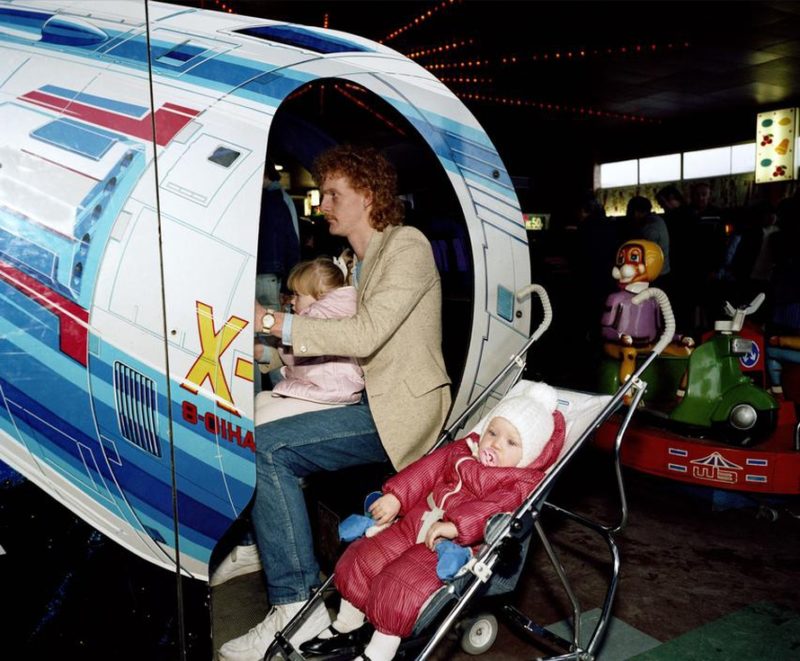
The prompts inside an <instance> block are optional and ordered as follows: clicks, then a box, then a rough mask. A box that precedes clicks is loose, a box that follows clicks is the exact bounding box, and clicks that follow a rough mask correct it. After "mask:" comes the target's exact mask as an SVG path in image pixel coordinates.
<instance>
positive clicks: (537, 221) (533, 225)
mask: <svg viewBox="0 0 800 661" xmlns="http://www.w3.org/2000/svg"><path fill="white" fill-rule="evenodd" d="M522 220H523V222H524V223H525V229H526V230H532V231H534V232H538V231H541V230H546V229H547V228H548V226H549V225H550V214H549V213H523V214H522Z"/></svg>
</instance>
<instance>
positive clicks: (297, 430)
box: [219, 145, 450, 661]
mask: <svg viewBox="0 0 800 661" xmlns="http://www.w3.org/2000/svg"><path fill="white" fill-rule="evenodd" d="M313 172H314V176H315V179H316V180H317V183H318V184H319V185H320V190H321V193H322V200H321V205H320V210H321V211H322V213H323V214H324V215H325V220H326V221H327V223H328V230H329V232H330V233H331V234H332V235H334V236H340V237H344V238H346V239H347V241H348V243H349V244H350V246H351V248H352V249H353V252H354V253H355V256H356V260H357V261H356V266H355V269H354V278H353V280H354V284H355V286H356V288H357V289H358V308H357V311H356V314H355V315H354V316H352V317H349V318H345V319H312V318H308V317H302V316H295V315H288V314H283V313H281V312H275V311H266V314H265V315H259V317H260V318H257V319H256V327H257V328H258V327H260V326H262V325H263V327H264V329H265V331H267V332H269V333H271V334H272V335H275V336H277V337H279V338H281V340H282V342H283V343H284V344H285V345H291V347H292V350H293V352H294V353H295V355H297V356H307V357H311V356H321V355H333V356H347V357H354V358H356V359H357V360H358V362H359V364H360V365H361V367H362V369H363V371H364V382H365V392H364V396H363V397H362V399H361V402H359V403H358V404H354V405H351V406H345V407H341V408H334V409H331V410H326V411H317V412H311V413H305V414H302V415H297V416H293V417H290V418H283V419H281V420H275V421H273V422H269V423H267V424H264V425H259V426H258V427H257V428H256V447H257V455H256V495H255V502H254V506H253V512H252V519H253V524H254V531H255V534H256V543H257V546H258V555H259V556H260V560H261V565H262V566H263V569H264V575H265V577H266V582H267V591H268V596H269V601H270V604H271V605H272V609H271V610H270V612H269V614H268V615H267V617H266V619H265V620H264V621H263V622H261V623H260V624H258V625H257V626H255V627H253V628H252V629H251V630H250V631H249V632H248V633H247V634H245V635H243V636H240V637H239V638H236V639H234V640H231V641H229V642H228V643H226V644H225V645H223V646H222V648H221V649H220V651H219V652H220V653H219V658H220V659H221V660H222V661H249V660H253V661H255V660H256V659H261V658H262V657H263V656H264V653H265V651H266V649H267V647H268V646H269V644H270V643H271V642H272V640H273V638H274V636H275V633H276V632H277V631H279V630H281V629H282V628H283V627H284V626H285V625H286V623H287V622H288V621H289V620H290V619H291V618H292V617H293V616H294V615H295V614H296V613H297V612H298V611H299V610H300V608H301V607H302V606H303V604H304V603H305V602H306V600H307V599H308V598H309V596H310V594H311V592H312V590H313V589H314V588H316V587H317V586H318V585H319V584H320V576H319V566H318V564H317V561H316V558H315V557H314V549H313V540H312V535H311V526H310V522H309V517H308V512H307V511H306V505H305V500H304V496H303V491H302V488H301V479H302V478H304V477H306V476H308V475H311V474H313V473H316V472H319V471H335V470H339V469H342V468H347V467H351V466H358V465H363V464H370V463H378V462H385V461H386V460H387V459H388V460H389V461H391V462H392V464H393V466H394V467H395V468H396V469H398V470H399V469H401V468H403V467H405V466H406V465H408V464H409V463H411V462H412V461H414V460H415V459H417V458H419V457H420V456H422V455H423V454H424V453H425V452H426V451H427V450H428V449H429V448H430V447H431V446H432V445H433V442H434V441H435V440H436V437H437V435H438V433H439V431H440V429H441V428H442V426H443V424H444V420H445V417H446V415H447V412H448V410H449V408H450V388H449V384H450V380H449V378H448V376H447V372H446V370H445V365H444V359H443V357H442V349H441V343H442V325H441V306H442V301H441V296H442V293H441V283H440V280H439V273H438V271H437V269H436V264H435V262H434V258H433V252H432V250H431V246H430V244H429V242H428V240H427V239H426V238H425V236H424V235H423V234H422V233H421V232H420V231H419V230H417V229H415V228H412V227H406V226H403V225H402V221H403V207H402V204H401V202H400V200H399V199H398V198H397V196H396V185H397V183H396V182H397V177H396V173H395V171H394V168H393V167H392V165H391V164H390V163H389V161H388V160H387V159H386V158H385V157H384V156H383V155H382V154H381V153H380V152H379V151H378V150H376V149H373V148H369V147H356V146H351V145H339V146H336V147H333V148H331V149H330V150H328V151H326V152H324V153H323V154H321V155H320V156H319V157H318V158H317V160H316V162H315V164H314V168H313ZM329 624H330V617H329V615H328V613H327V610H326V609H325V607H324V604H323V603H320V604H319V607H318V608H317V609H316V610H315V611H313V612H312V613H310V614H309V615H308V617H307V618H306V620H305V622H304V623H303V624H302V626H301V627H300V628H299V629H298V630H297V632H296V633H295V634H293V635H292V636H291V642H292V643H293V644H294V645H295V646H297V645H299V644H300V643H301V642H304V641H305V640H308V639H310V638H312V637H313V636H314V635H316V634H317V633H318V632H319V631H321V630H322V629H324V628H325V627H327V626H328V625H329Z"/></svg>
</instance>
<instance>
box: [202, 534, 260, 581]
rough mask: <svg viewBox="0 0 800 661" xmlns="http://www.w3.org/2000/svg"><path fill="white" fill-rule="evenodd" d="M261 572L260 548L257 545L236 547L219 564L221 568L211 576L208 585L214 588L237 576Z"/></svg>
mask: <svg viewBox="0 0 800 661" xmlns="http://www.w3.org/2000/svg"><path fill="white" fill-rule="evenodd" d="M260 570H261V558H260V557H259V555H258V547H257V546H256V545H255V544H248V545H246V546H234V547H233V551H231V552H230V553H229V554H228V555H227V557H226V558H225V559H224V560H223V561H222V562H220V563H219V566H218V567H217V568H216V569H215V570H214V572H213V573H212V574H211V577H210V578H209V579H208V584H209V585H210V586H211V587H212V588H213V587H214V586H217V585H222V584H223V583H225V582H226V581H229V580H231V579H232V578H235V577H236V576H242V575H244V574H252V573H253V572H255V571H260Z"/></svg>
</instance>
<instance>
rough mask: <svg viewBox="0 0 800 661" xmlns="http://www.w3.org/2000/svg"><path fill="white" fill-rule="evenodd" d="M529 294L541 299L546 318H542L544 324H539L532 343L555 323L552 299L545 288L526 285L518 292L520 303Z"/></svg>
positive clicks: (532, 284) (532, 337)
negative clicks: (552, 322)
mask: <svg viewBox="0 0 800 661" xmlns="http://www.w3.org/2000/svg"><path fill="white" fill-rule="evenodd" d="M529 294H536V295H537V296H538V297H539V301H540V302H541V304H542V310H543V311H544V317H542V323H540V324H539V327H538V328H537V329H536V332H534V334H533V335H532V336H531V341H535V340H538V339H539V338H540V337H541V336H542V334H543V333H544V332H545V331H546V330H547V329H548V328H549V327H550V322H551V321H553V308H552V307H551V305H550V297H549V296H548V295H547V292H546V291H545V288H544V287H542V286H541V285H537V284H534V283H531V284H529V285H526V286H525V287H523V288H522V289H518V290H517V292H516V294H515V295H516V297H517V300H518V301H521V300H522V299H524V298H525V297H526V296H528V295H529Z"/></svg>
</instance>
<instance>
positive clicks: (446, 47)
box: [404, 39, 473, 60]
mask: <svg viewBox="0 0 800 661" xmlns="http://www.w3.org/2000/svg"><path fill="white" fill-rule="evenodd" d="M472 43H473V40H472V39H462V40H461V41H453V42H451V43H449V44H443V45H441V46H431V47H430V48H426V49H424V50H418V51H414V52H412V53H404V55H405V56H406V57H408V58H410V59H412V60H413V59H416V58H418V57H426V56H427V55H435V54H437V53H446V52H448V51H454V50H456V49H458V48H463V47H464V46H471V45H472Z"/></svg>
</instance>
